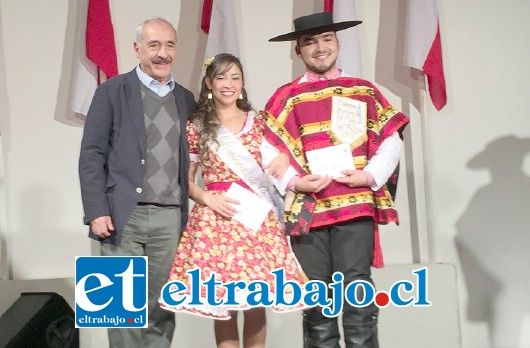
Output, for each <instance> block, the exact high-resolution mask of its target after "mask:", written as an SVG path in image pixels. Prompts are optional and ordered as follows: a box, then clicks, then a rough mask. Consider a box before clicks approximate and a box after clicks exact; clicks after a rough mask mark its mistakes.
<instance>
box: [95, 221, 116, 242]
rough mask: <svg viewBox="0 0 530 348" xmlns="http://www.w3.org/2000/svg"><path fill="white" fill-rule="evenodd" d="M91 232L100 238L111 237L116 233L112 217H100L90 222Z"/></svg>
mask: <svg viewBox="0 0 530 348" xmlns="http://www.w3.org/2000/svg"><path fill="white" fill-rule="evenodd" d="M90 230H91V231H92V233H94V234H95V235H96V236H98V237H99V238H102V239H105V238H108V237H110V235H111V234H112V233H113V232H114V224H113V223H112V218H111V217H110V216H100V217H98V218H95V219H94V220H92V221H90Z"/></svg>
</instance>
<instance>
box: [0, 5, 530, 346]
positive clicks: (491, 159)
mask: <svg viewBox="0 0 530 348" xmlns="http://www.w3.org/2000/svg"><path fill="white" fill-rule="evenodd" d="M238 2H239V5H240V11H241V14H242V22H241V26H242V28H241V29H242V30H241V33H242V37H241V42H242V43H243V45H244V48H243V57H242V60H243V63H244V66H245V70H246V71H245V73H246V76H247V81H246V83H247V89H248V90H249V93H250V97H251V100H252V101H253V104H254V106H255V107H256V108H258V109H259V108H262V107H263V106H264V104H265V102H266V101H267V99H268V97H269V96H270V95H271V94H272V92H273V91H274V90H275V88H276V87H277V86H279V85H281V84H283V83H285V82H287V81H289V80H291V79H292V78H293V77H294V76H293V74H296V73H297V72H299V71H300V69H301V65H300V63H299V62H298V61H297V58H296V57H295V56H294V55H293V52H292V48H293V47H292V45H291V44H290V43H268V42H267V39H268V38H270V37H272V36H275V35H278V34H281V33H284V32H288V31H290V30H291V29H292V18H293V16H294V17H297V16H299V15H303V14H306V13H310V12H313V11H316V10H317V9H319V8H321V5H322V1H321V0H319V1H308V0H293V1H286V0H269V1H262V0H259V1H258V0H239V1H238ZM110 3H111V11H112V15H113V20H114V27H115V34H116V40H117V49H118V63H119V70H120V72H126V71H129V70H130V69H132V68H133V67H134V65H135V64H136V58H135V56H134V54H133V51H132V42H133V40H134V34H135V28H136V25H137V24H138V22H140V21H141V20H142V19H144V18H147V17H151V16H154V15H161V16H164V17H166V18H167V19H169V20H171V21H173V22H174V23H179V19H180V23H179V24H178V31H179V38H178V39H179V43H178V44H179V47H178V50H179V51H178V52H179V55H178V62H177V66H176V67H175V70H174V73H175V76H176V79H177V80H178V81H180V82H181V83H182V84H184V85H185V86H187V87H188V88H189V89H191V90H192V91H193V92H196V90H197V86H198V80H199V76H198V75H199V73H200V67H201V64H202V61H203V58H204V57H203V52H204V46H205V43H206V36H205V35H204V34H202V33H201V32H200V30H199V18H200V9H199V7H200V1H198V0H195V1H182V6H181V8H180V11H179V3H180V1H174V0H161V1H157V2H156V5H153V3H152V2H147V1H140V0H128V1H117V0H111V1H110ZM356 5H357V13H358V16H359V19H361V20H363V21H364V23H363V24H362V25H361V26H359V30H360V39H361V43H362V58H363V62H364V67H363V69H364V73H365V76H366V78H368V79H369V80H372V81H374V82H375V83H376V84H377V85H378V86H379V87H381V90H382V91H383V93H384V94H385V95H386V96H387V97H388V99H389V100H390V102H391V103H392V104H394V105H395V106H396V107H398V108H399V109H401V110H403V111H404V112H405V113H407V114H408V115H409V116H410V117H411V120H412V122H411V124H410V127H409V129H408V133H407V143H406V149H405V151H404V159H403V163H402V172H401V173H402V175H401V182H400V187H399V189H398V201H397V204H398V208H399V212H400V217H401V224H400V226H385V227H384V228H383V229H382V240H383V248H384V251H385V259H386V262H387V264H389V265H394V266H397V265H400V264H410V263H411V262H413V261H417V262H419V261H421V262H423V263H425V262H442V263H448V264H454V265H456V270H457V275H458V281H457V282H456V283H457V284H456V285H455V284H454V282H453V280H452V279H448V282H452V283H451V284H453V285H454V286H458V287H457V290H458V298H459V313H460V326H461V334H462V338H461V339H462V347H465V348H479V347H493V346H496V347H522V346H525V345H526V346H530V334H529V333H528V332H530V318H529V317H528V312H529V309H530V308H529V305H528V300H527V298H528V295H527V294H528V293H529V290H530V279H529V276H528V275H529V274H530V273H529V272H528V269H529V266H530V257H529V256H527V255H528V253H527V252H526V249H528V245H529V243H528V242H529V241H530V237H529V236H530V234H529V232H530V231H529V228H528V226H527V224H526V223H525V222H526V221H525V219H524V218H525V217H526V216H528V215H529V213H530V208H529V207H530V205H528V203H527V197H528V196H529V193H530V192H529V190H530V179H529V176H530V157H529V156H528V153H529V152H530V146H529V140H528V139H529V138H530V126H529V123H528V121H527V119H528V116H527V110H526V108H525V107H526V103H525V102H526V100H527V99H528V97H527V96H528V95H529V94H530V85H529V77H530V76H529V75H530V69H529V68H528V66H527V64H528V62H529V61H530V44H528V40H527V38H526V36H527V35H528V33H530V30H529V29H530V24H529V21H528V20H527V18H526V17H527V14H528V13H530V2H528V1H526V0H510V1H508V2H503V3H501V2H498V1H492V0H482V1H479V0H467V1H459V0H444V1H440V15H441V18H440V21H441V23H440V25H441V28H442V45H443V54H444V65H445V71H446V81H447V88H448V104H447V106H446V107H445V108H444V109H443V110H442V111H440V112H437V111H435V110H434V108H432V107H431V106H430V102H429V100H427V103H426V105H427V111H426V114H425V115H420V113H419V110H420V106H421V98H420V96H421V94H420V93H419V91H418V86H419V85H421V84H422V80H421V77H420V76H418V74H416V73H414V72H411V71H410V69H408V68H405V67H403V66H402V63H401V56H402V48H401V42H402V40H403V36H402V35H403V31H402V29H403V20H404V19H403V15H404V5H405V1H404V0H399V1H373V0H356ZM77 13H78V1H76V0H53V1H51V0H45V1H42V0H41V1H37V0H26V1H14V0H0V33H1V35H0V134H1V141H2V142H1V148H0V150H1V155H2V159H1V163H0V262H1V264H0V275H1V279H4V280H5V281H7V280H6V279H43V278H63V277H67V278H68V277H72V276H73V260H74V257H75V256H76V255H89V254H90V253H91V252H92V250H93V249H94V245H93V244H92V243H91V242H90V241H89V240H88V238H86V229H85V227H84V226H83V225H82V222H81V219H82V207H81V199H80V194H79V187H78V186H79V185H78V179H77V157H78V151H79V143H80V139H81V134H82V128H81V127H82V119H80V118H79V117H78V116H77V115H74V114H73V113H72V112H71V111H70V110H69V107H68V92H69V84H70V81H71V65H72V59H73V47H74V46H75V40H74V38H75V28H76V25H77V24H78V23H77V22H78V20H77V19H76V15H77ZM293 71H294V72H295V73H293ZM509 135H513V136H516V137H518V138H520V139H515V140H513V141H510V139H503V138H504V137H506V136H509ZM486 149H487V150H486ZM484 150H486V151H484ZM483 151H484V152H483ZM481 153H483V155H484V156H485V160H484V162H485V163H486V166H485V168H483V169H474V168H472V167H476V165H474V161H473V162H470V160H471V159H473V158H474V157H475V156H477V155H479V154H481ZM424 155H425V156H424ZM521 163H522V165H521ZM424 165H425V167H424ZM494 169H495V170H494ZM456 239H457V240H458V241H459V242H458V247H457V244H456V242H455V240H456ZM434 269H435V267H433V270H434ZM396 280H397V279H396ZM433 305H434V306H436V303H434V304H433ZM446 320H447V321H450V320H453V317H452V316H447V317H446ZM272 327H274V326H272ZM433 343H434V342H433Z"/></svg>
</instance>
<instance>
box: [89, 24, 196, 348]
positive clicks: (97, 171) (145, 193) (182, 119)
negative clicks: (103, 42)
mask: <svg viewBox="0 0 530 348" xmlns="http://www.w3.org/2000/svg"><path fill="white" fill-rule="evenodd" d="M176 44H177V33H176V31H175V28H174V27H173V25H172V24H170V23H169V22H167V21H166V20H164V19H161V18H154V19H148V20H146V21H144V22H142V23H141V24H140V25H139V26H138V28H137V34H136V42H135V43H134V49H135V52H136V57H137V58H138V59H139V61H140V64H139V65H138V66H137V67H136V68H135V69H133V70H132V71H131V72H129V73H126V74H123V75H119V76H117V77H115V78H112V79H110V80H108V81H106V82H105V83H104V84H102V85H101V86H100V87H99V88H98V89H97V90H96V93H95V95H94V99H93V100H92V104H91V106H90V110H89V111H88V115H87V119H86V123H85V128H84V134H83V140H82V143H81V154H80V159H79V176H80V182H81V193H82V198H83V207H84V211H85V217H84V222H85V224H89V225H90V233H89V236H90V237H91V238H93V239H96V240H99V241H100V242H101V254H102V255H104V256H121V255H134V256H137V255H138V256H144V255H145V256H148V258H149V259H148V272H149V275H148V317H149V322H148V328H146V329H109V342H110V346H111V347H169V346H170V343H171V338H172V336H173V331H174V328H175V317H174V314H173V313H170V312H167V311H165V310H163V309H161V308H160V307H159V305H158V298H159V296H160V289H161V288H162V286H163V285H164V284H165V282H166V281H167V277H168V274H169V269H170V267H171V264H172V261H173V258H174V256H175V250H176V248H177V244H178V241H179V238H180V234H181V232H182V229H183V228H184V226H185V224H186V221H187V217H188V170H189V155H188V146H187V142H186V134H185V130H186V121H187V119H188V118H189V117H190V115H191V112H192V111H193V109H194V107H195V103H194V98H193V95H192V93H191V92H190V91H188V90H186V89H184V88H183V87H182V86H180V85H179V84H177V83H175V81H174V80H173V77H172V75H171V67H172V66H173V65H174V64H175V55H176Z"/></svg>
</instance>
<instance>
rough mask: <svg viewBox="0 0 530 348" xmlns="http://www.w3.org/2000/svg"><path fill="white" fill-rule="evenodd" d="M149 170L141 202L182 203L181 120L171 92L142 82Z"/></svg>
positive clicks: (146, 163) (146, 161)
mask: <svg viewBox="0 0 530 348" xmlns="http://www.w3.org/2000/svg"><path fill="white" fill-rule="evenodd" d="M142 102H143V107H144V121H145V131H146V135H147V139H146V159H145V165H146V172H145V177H144V186H143V190H142V194H141V197H140V202H145V203H157V204H163V205H180V204H181V202H182V201H181V189H180V186H179V183H178V181H179V180H178V178H179V147H180V146H179V141H180V132H181V129H180V121H179V116H178V111H177V105H176V102H175V96H174V94H173V93H172V92H170V93H168V94H167V95H165V96H163V97H161V96H159V95H158V94H156V93H154V92H153V91H151V90H150V89H149V88H147V87H146V86H143V85H142Z"/></svg>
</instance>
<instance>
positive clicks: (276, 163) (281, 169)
mask: <svg viewBox="0 0 530 348" xmlns="http://www.w3.org/2000/svg"><path fill="white" fill-rule="evenodd" d="M290 164H291V161H290V159H289V156H287V155H286V154H284V153H280V154H279V155H278V156H276V157H274V158H273V159H272V161H270V162H269V163H268V164H267V165H266V166H264V167H263V168H264V169H265V173H266V174H267V175H271V176H273V177H274V178H276V179H280V178H281V177H282V176H283V175H284V174H285V172H286V171H287V168H289V165H290Z"/></svg>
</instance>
